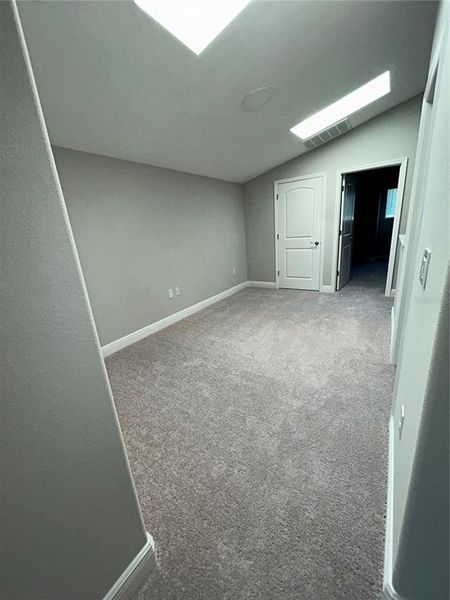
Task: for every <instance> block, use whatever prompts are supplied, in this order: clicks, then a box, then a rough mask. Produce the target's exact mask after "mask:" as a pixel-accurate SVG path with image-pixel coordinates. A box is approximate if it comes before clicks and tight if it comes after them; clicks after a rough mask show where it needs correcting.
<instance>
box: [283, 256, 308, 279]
mask: <svg viewBox="0 0 450 600" xmlns="http://www.w3.org/2000/svg"><path fill="white" fill-rule="evenodd" d="M312 253H313V250H310V249H309V248H287V250H286V277H300V278H301V279H311V278H312V275H313V272H312V271H313V259H312Z"/></svg>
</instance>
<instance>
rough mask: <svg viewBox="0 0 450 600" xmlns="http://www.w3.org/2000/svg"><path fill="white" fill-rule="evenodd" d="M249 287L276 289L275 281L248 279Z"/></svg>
mask: <svg viewBox="0 0 450 600" xmlns="http://www.w3.org/2000/svg"><path fill="white" fill-rule="evenodd" d="M247 283H248V287H254V288H267V289H271V290H274V289H275V288H276V283H275V281H248V282H247Z"/></svg>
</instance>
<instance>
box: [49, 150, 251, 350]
mask: <svg viewBox="0 0 450 600" xmlns="http://www.w3.org/2000/svg"><path fill="white" fill-rule="evenodd" d="M54 154H55V160H56V164H57V168H58V172H59V176H60V178H61V185H62V188H63V192H64V198H65V200H66V203H67V208H68V211H69V217H70V222H71V225H72V228H73V231H74V236H75V241H76V245H77V248H78V252H79V255H80V261H81V265H82V268H83V273H84V277H85V280H86V285H87V289H88V293H89V298H90V302H91V305H92V310H93V313H94V318H95V322H96V325H97V329H98V332H99V336H100V341H101V343H102V345H105V344H107V343H109V342H112V341H114V340H116V339H118V338H120V337H123V336H124V335H127V334H129V333H132V332H134V331H136V330H138V329H141V328H142V327H145V326H147V325H150V324H151V323H154V322H155V321H158V320H160V319H162V318H164V317H167V316H168V315H170V314H173V313H175V312H177V311H179V310H182V309H183V308H186V307H188V306H191V305H192V304H195V303H196V302H200V301H201V300H204V299H206V298H209V297H210V296H214V295H215V294H218V293H219V292H222V291H223V290H226V289H228V288H230V287H232V286H234V285H236V284H238V283H240V282H242V281H245V280H246V279H247V258H246V245H245V224H244V203H243V198H242V186H240V185H238V184H235V183H227V182H223V181H219V180H216V179H208V178H206V177H199V176H196V175H188V174H186V173H179V172H178V171H169V170H167V169H159V168H157V167H151V166H147V165H140V164H137V163H132V162H127V161H122V160H116V159H111V158H105V157H101V156H97V155H94V154H88V153H84V152H74V151H72V150H64V149H62V148H54ZM233 268H235V269H236V274H233ZM175 286H179V287H180V288H181V295H180V296H175V297H174V298H172V299H169V298H168V293H167V290H168V288H174V287H175Z"/></svg>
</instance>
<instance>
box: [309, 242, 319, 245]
mask: <svg viewBox="0 0 450 600" xmlns="http://www.w3.org/2000/svg"><path fill="white" fill-rule="evenodd" d="M312 243H313V242H311V244H312ZM318 245H319V242H314V246H318Z"/></svg>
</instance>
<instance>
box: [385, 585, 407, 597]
mask: <svg viewBox="0 0 450 600" xmlns="http://www.w3.org/2000/svg"><path fill="white" fill-rule="evenodd" d="M381 598H382V600H407V599H406V598H403V596H399V595H398V594H397V592H396V591H395V590H394V588H393V587H392V585H390V584H387V583H385V584H384V586H383V594H382V596H381Z"/></svg>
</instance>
